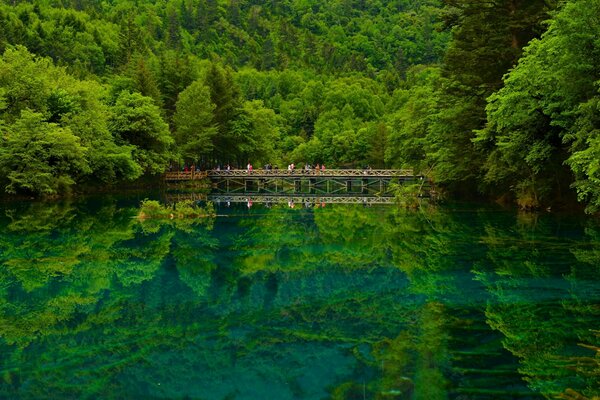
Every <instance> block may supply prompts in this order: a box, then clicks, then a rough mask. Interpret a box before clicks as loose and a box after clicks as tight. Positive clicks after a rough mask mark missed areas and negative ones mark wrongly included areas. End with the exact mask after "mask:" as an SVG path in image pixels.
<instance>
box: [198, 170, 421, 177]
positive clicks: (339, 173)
mask: <svg viewBox="0 0 600 400" xmlns="http://www.w3.org/2000/svg"><path fill="white" fill-rule="evenodd" d="M207 175H208V177H209V178H210V177H248V176H255V177H269V176H273V177H280V176H289V177H299V176H323V177H363V176H374V177H378V176H386V177H388V176H413V170H411V169H393V170H390V169H328V170H324V171H323V170H316V169H310V170H305V169H296V170H292V171H290V170H287V169H271V170H265V169H256V170H252V171H247V170H243V169H234V170H230V171H227V170H220V171H218V170H212V171H207Z"/></svg>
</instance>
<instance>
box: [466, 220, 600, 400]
mask: <svg viewBox="0 0 600 400" xmlns="http://www.w3.org/2000/svg"><path fill="white" fill-rule="evenodd" d="M556 226H557V224H556V222H555V220H553V219H550V218H549V217H541V216H539V215H532V214H524V215H520V216H518V218H517V220H516V223H514V224H511V223H509V224H506V225H504V226H502V225H500V226H499V225H497V224H494V223H491V222H489V223H487V224H486V234H485V235H484V236H483V241H484V243H485V244H486V246H487V255H486V259H485V261H484V262H481V263H479V264H478V265H477V267H476V269H475V271H476V274H477V276H478V279H479V280H480V281H481V282H482V283H484V285H485V286H486V288H487V291H488V292H489V293H490V295H491V299H490V300H489V301H488V305H487V308H486V317H487V320H488V324H489V325H490V326H491V327H492V328H494V329H496V330H498V331H500V332H502V334H503V335H504V339H503V344H504V346H505V347H506V348H507V349H508V350H509V351H510V352H511V353H513V354H514V355H516V356H517V357H519V359H520V364H521V365H520V368H519V372H520V373H521V374H522V375H523V376H524V377H525V379H526V380H527V382H528V384H529V386H530V387H531V388H533V389H534V390H536V391H537V392H539V393H542V394H543V395H545V396H547V397H549V398H554V397H556V396H560V395H561V394H565V393H575V392H574V391H576V392H579V393H581V394H582V395H585V396H590V398H591V396H594V395H596V396H597V395H598V394H600V393H599V391H598V390H599V389H598V388H599V381H598V371H599V369H598V364H597V362H596V364H595V365H594V362H593V357H594V354H593V352H591V351H589V350H586V349H585V348H584V347H581V346H578V343H586V344H588V345H590V344H592V343H595V344H598V337H597V335H596V334H595V333H594V331H593V329H597V327H598V320H599V319H600V309H599V308H598V301H599V300H600V296H599V293H598V292H597V290H598V278H597V266H598V259H596V258H595V255H596V254H598V253H597V252H598V250H597V243H598V241H597V240H594V239H592V242H595V243H594V244H593V245H592V246H591V248H590V250H589V251H588V250H583V249H581V248H580V246H581V245H582V239H581V237H578V234H577V232H573V227H570V226H568V225H567V226H566V227H565V229H564V232H561V231H557V230H556ZM559 226H560V225H559ZM589 234H590V232H588V235H589ZM584 247H586V248H587V247H590V246H588V245H584ZM571 249H573V250H572V251H570V250H571ZM572 254H575V257H573V255H572ZM585 262H588V263H589V264H588V265H586V264H585ZM590 266H593V267H592V269H596V271H590ZM594 291H595V293H594ZM565 398H568V397H565Z"/></svg>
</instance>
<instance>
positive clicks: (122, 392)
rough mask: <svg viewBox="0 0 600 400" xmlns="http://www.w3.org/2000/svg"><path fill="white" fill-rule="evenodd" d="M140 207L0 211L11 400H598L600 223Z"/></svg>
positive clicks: (478, 210) (357, 207)
mask: <svg viewBox="0 0 600 400" xmlns="http://www.w3.org/2000/svg"><path fill="white" fill-rule="evenodd" d="M142 198H143V197H136V196H131V197H128V198H126V197H122V198H116V197H105V198H89V199H86V200H78V201H72V202H68V201H61V202H54V203H37V202H32V203H28V202H19V203H3V204H0V264H1V266H0V354H1V357H0V370H1V374H0V398H6V399H66V398H68V399H86V398H91V399H96V398H109V399H110V398H115V399H123V398H153V399H158V398H165V399H211V400H212V399H219V400H220V399H284V400H285V399H427V400H430V399H512V398H523V399H529V398H531V399H537V398H544V397H546V398H555V397H556V396H557V395H560V394H564V395H571V396H575V394H576V393H579V394H581V395H582V396H586V397H588V398H592V397H593V396H594V395H596V396H598V395H600V383H599V380H600V364H599V363H600V352H599V351H600V349H599V347H600V223H599V222H598V220H597V219H594V218H592V217H589V216H582V215H561V214H555V213H547V212H544V213H538V214H534V213H519V212H516V211H515V210H506V209H502V208H499V207H494V206H489V205H487V206H486V205H476V204H456V205H443V206H440V207H437V208H433V207H425V208H423V209H421V210H418V211H411V210H402V209H398V207H396V206H393V205H378V204H366V203H362V204H361V203H359V204H329V203H323V204H321V203H319V202H318V201H317V202H310V203H306V204H304V203H301V202H300V203H298V202H297V203H283V204H275V203H267V204H263V203H258V202H253V203H250V204H248V203H241V204H240V203H230V204H227V203H220V204H218V205H217V207H216V210H217V214H218V216H217V217H216V218H210V219H206V218H205V219H196V220H177V219H175V220H145V221H140V220H138V219H137V218H135V216H136V215H137V213H138V205H139V201H140V200H141V199H142ZM573 398H575V397H573Z"/></svg>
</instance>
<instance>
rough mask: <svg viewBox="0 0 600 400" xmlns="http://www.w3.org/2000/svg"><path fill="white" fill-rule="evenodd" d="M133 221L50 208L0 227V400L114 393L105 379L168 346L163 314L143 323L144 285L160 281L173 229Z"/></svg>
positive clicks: (14, 214)
mask: <svg viewBox="0 0 600 400" xmlns="http://www.w3.org/2000/svg"><path fill="white" fill-rule="evenodd" d="M135 214H136V210H135V209H129V208H124V209H123V208H117V207H116V205H115V204H114V203H112V202H111V203H109V204H105V205H102V206H100V207H95V208H94V209H87V208H83V209H79V208H78V206H76V205H73V204H69V203H53V204H52V203H51V204H33V205H31V206H29V207H15V208H14V209H13V210H9V211H8V212H7V217H6V218H2V219H0V224H1V225H3V226H4V227H5V229H4V228H3V229H1V230H0V232H1V233H0V255H1V256H0V263H1V264H2V269H1V270H0V271H1V272H0V279H1V282H2V284H1V285H0V332H1V334H0V339H1V340H2V342H3V343H4V345H2V342H0V348H2V349H3V354H4V355H6V357H3V361H2V363H0V365H1V366H2V370H3V371H4V384H0V397H2V398H17V397H27V398H29V397H31V398H54V397H56V398H65V397H69V398H72V397H85V396H94V395H97V394H99V393H101V391H102V390H113V389H115V388H114V387H112V388H111V385H112V384H109V382H111V381H112V377H114V376H115V375H116V374H119V373H121V372H122V370H123V368H124V367H126V366H130V365H133V364H135V363H137V362H140V361H141V360H143V358H144V356H145V354H147V351H148V349H149V348H152V347H154V346H156V345H158V343H161V341H162V342H165V341H167V342H171V341H172V340H173V336H174V335H173V334H172V333H173V332H172V329H169V328H168V327H162V326H161V316H160V315H150V316H148V315H146V306H147V304H151V303H152V301H153V299H152V296H153V293H147V292H146V286H148V285H147V284H148V282H150V281H153V280H156V279H155V278H156V277H157V276H158V275H161V272H159V270H160V267H161V266H162V265H163V264H164V263H165V260H166V259H167V257H168V255H169V253H170V249H171V243H172V241H173V236H174V234H175V229H174V228H173V227H172V226H171V225H170V224H169V223H167V224H159V225H157V226H155V227H150V228H149V227H148V226H143V225H141V224H140V223H139V222H137V220H135V219H133V218H132V216H133V215H135ZM145 292H146V293H145ZM154 293H160V290H159V291H156V292H154ZM140 299H141V300H142V301H143V302H140ZM162 328H165V329H162ZM151 343H156V344H155V345H152V344H151ZM7 346H10V347H7ZM9 348H10V349H12V350H11V352H10V353H9V351H8V349H9ZM75 368H76V370H77V373H76V374H73V369H75ZM103 388H104V389H103ZM104 393H105V395H106V394H107V393H110V392H104Z"/></svg>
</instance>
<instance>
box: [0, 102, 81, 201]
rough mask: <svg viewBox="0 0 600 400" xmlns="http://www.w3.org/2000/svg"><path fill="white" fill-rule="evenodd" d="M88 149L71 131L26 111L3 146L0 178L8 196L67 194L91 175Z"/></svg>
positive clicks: (10, 131)
mask: <svg viewBox="0 0 600 400" xmlns="http://www.w3.org/2000/svg"><path fill="white" fill-rule="evenodd" d="M86 152H87V149H86V148H85V147H83V146H81V144H80V140H79V138H78V137H76V136H75V135H73V133H72V132H71V130H70V129H68V128H61V127H59V126H57V125H56V124H52V123H48V122H45V120H44V116H43V115H42V114H40V113H35V112H32V111H29V110H23V111H22V113H21V117H20V118H19V119H18V120H17V121H15V123H14V124H12V125H10V126H8V127H7V130H6V132H5V133H4V135H3V137H2V146H0V176H2V177H5V178H3V180H6V181H7V184H6V186H5V188H4V189H5V191H6V192H8V193H30V194H31V193H33V194H40V195H54V194H57V193H63V192H65V191H68V190H69V189H70V187H71V186H72V185H74V184H75V182H76V180H77V178H79V177H81V176H83V175H85V174H86V173H88V172H90V168H89V165H88V163H87V160H86Z"/></svg>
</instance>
